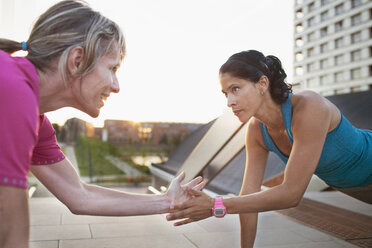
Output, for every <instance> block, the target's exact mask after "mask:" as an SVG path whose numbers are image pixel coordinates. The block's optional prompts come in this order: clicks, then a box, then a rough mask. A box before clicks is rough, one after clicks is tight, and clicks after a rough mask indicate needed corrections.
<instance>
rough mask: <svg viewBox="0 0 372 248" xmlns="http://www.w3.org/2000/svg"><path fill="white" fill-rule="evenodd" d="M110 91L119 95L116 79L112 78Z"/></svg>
mask: <svg viewBox="0 0 372 248" xmlns="http://www.w3.org/2000/svg"><path fill="white" fill-rule="evenodd" d="M111 91H112V92H114V93H119V91H120V86H119V81H118V79H117V78H116V77H115V78H114V80H113V82H112V84H111Z"/></svg>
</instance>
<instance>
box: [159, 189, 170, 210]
mask: <svg viewBox="0 0 372 248" xmlns="http://www.w3.org/2000/svg"><path fill="white" fill-rule="evenodd" d="M159 200H160V203H161V207H160V209H161V210H160V211H161V212H160V214H164V213H169V211H170V208H171V205H172V199H171V197H170V196H169V195H168V194H167V193H164V194H161V195H159Z"/></svg>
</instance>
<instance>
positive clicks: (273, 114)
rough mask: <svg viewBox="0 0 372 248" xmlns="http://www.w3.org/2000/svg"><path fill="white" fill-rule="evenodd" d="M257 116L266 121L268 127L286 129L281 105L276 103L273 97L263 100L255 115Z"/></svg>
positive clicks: (263, 121)
mask: <svg viewBox="0 0 372 248" xmlns="http://www.w3.org/2000/svg"><path fill="white" fill-rule="evenodd" d="M255 118H256V119H258V120H260V121H261V122H262V123H264V124H265V125H266V127H267V128H268V129H272V130H281V129H284V121H283V114H282V109H281V105H279V104H277V103H275V102H274V101H273V100H272V99H271V97H267V98H266V99H265V100H264V101H263V103H262V105H261V107H260V110H259V111H258V112H257V114H256V115H255Z"/></svg>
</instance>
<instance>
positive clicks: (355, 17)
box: [293, 0, 372, 96]
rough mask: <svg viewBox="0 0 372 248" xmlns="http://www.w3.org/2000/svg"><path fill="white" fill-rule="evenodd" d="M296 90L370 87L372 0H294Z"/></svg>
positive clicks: (326, 92)
mask: <svg viewBox="0 0 372 248" xmlns="http://www.w3.org/2000/svg"><path fill="white" fill-rule="evenodd" d="M294 25H295V29H294V40H295V48H294V55H295V56H294V85H293V89H294V90H295V91H299V90H304V89H311V90H314V91H316V92H319V93H320V94H322V95H325V96H326V95H334V94H343V93H349V92H357V91H364V90H369V89H371V88H372V1H371V0H295V21H294Z"/></svg>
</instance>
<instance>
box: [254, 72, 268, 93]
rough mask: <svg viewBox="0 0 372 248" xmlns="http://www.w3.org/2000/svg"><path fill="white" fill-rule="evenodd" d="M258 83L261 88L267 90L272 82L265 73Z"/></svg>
mask: <svg viewBox="0 0 372 248" xmlns="http://www.w3.org/2000/svg"><path fill="white" fill-rule="evenodd" d="M257 84H258V86H259V87H260V89H261V90H262V91H266V90H267V89H268V88H269V84H270V82H269V79H268V78H267V77H266V76H265V75H263V76H261V78H260V79H259V80H258V83H257Z"/></svg>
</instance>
